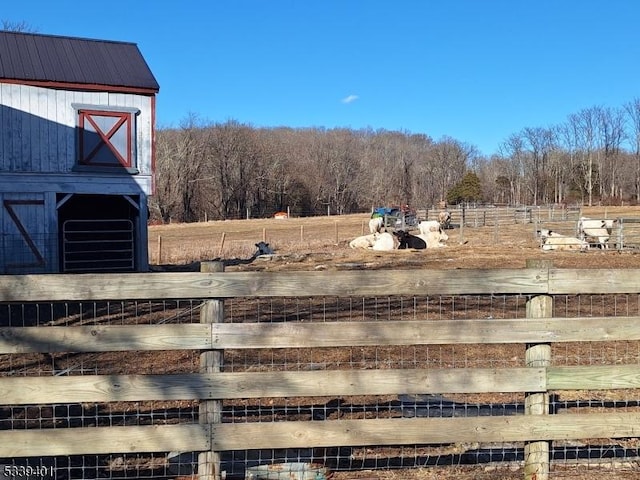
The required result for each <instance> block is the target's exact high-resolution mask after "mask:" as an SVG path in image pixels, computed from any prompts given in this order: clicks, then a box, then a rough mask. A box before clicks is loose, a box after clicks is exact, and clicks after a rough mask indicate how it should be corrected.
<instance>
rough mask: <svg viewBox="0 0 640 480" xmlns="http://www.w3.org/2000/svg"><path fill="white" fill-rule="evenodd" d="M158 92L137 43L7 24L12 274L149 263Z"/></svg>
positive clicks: (1, 263)
mask: <svg viewBox="0 0 640 480" xmlns="http://www.w3.org/2000/svg"><path fill="white" fill-rule="evenodd" d="M158 91H159V85H158V83H157V81H156V79H155V77H154V75H153V73H152V72H151V70H150V69H149V66H148V65H147V63H146V61H145V59H144V58H143V56H142V54H141V53H140V50H139V49H138V46H137V45H136V44H134V43H128V42H117V41H106V40H96V39H86V38H74V37H64V36H53V35H42V34H34V33H24V32H10V31H0V202H2V203H1V206H0V225H1V227H2V238H1V242H2V245H1V246H0V274H28V273H29V274H31V273H67V272H69V273H72V272H78V273H80V272H134V271H146V270H148V246H147V244H148V235H147V220H148V209H147V199H148V196H149V195H151V194H152V193H153V188H154V182H153V174H154V138H155V108H156V95H157V93H158Z"/></svg>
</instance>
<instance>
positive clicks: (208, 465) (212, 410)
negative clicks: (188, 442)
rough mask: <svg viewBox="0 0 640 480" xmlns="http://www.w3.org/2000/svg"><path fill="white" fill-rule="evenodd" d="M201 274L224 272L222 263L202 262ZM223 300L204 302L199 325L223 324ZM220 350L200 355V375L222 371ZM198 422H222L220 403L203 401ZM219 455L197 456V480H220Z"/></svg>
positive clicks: (207, 453) (222, 359)
mask: <svg viewBox="0 0 640 480" xmlns="http://www.w3.org/2000/svg"><path fill="white" fill-rule="evenodd" d="M200 271H201V272H203V273H216V272H224V263H223V262H202V264H201V265H200ZM223 322H224V300H206V301H205V302H204V303H203V304H202V309H201V310H200V323H223ZM223 361H224V356H223V351H222V350H209V351H205V352H202V353H201V354H200V373H216V372H220V371H221V370H222V365H223ZM198 418H199V422H200V423H201V424H205V425H211V424H213V423H221V422H222V401H220V400H204V401H201V402H200V406H199V416H198ZM220 479H221V472H220V453H219V452H213V451H209V452H202V453H200V454H199V455H198V480H220Z"/></svg>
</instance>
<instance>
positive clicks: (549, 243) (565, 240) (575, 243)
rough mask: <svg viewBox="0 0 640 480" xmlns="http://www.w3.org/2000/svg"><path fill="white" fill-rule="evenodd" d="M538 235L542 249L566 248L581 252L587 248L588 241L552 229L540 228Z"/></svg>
mask: <svg viewBox="0 0 640 480" xmlns="http://www.w3.org/2000/svg"><path fill="white" fill-rule="evenodd" d="M538 235H539V236H540V238H541V239H542V250H543V251H545V252H547V251H549V250H566V251H572V250H573V251H579V252H583V251H585V250H588V249H589V243H587V242H586V241H584V240H581V239H579V238H575V237H570V236H568V235H562V234H560V233H557V232H554V231H553V230H540V231H539V232H538Z"/></svg>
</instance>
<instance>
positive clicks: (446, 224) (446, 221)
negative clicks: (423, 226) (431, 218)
mask: <svg viewBox="0 0 640 480" xmlns="http://www.w3.org/2000/svg"><path fill="white" fill-rule="evenodd" d="M438 223H439V224H440V226H441V227H442V228H443V229H445V230H447V229H449V228H451V214H450V213H449V212H446V211H444V212H440V213H439V214H438Z"/></svg>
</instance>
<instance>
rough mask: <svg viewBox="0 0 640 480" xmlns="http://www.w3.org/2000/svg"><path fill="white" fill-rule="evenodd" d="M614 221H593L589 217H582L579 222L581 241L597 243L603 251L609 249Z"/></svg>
mask: <svg viewBox="0 0 640 480" xmlns="http://www.w3.org/2000/svg"><path fill="white" fill-rule="evenodd" d="M614 222H615V220H613V219H605V220H599V219H593V218H587V217H580V220H578V237H579V238H580V239H581V240H586V241H589V243H595V244H596V245H597V246H598V247H600V248H602V249H607V248H609V237H610V236H611V231H612V230H613V224H614Z"/></svg>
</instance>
